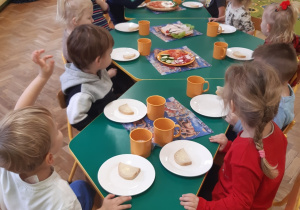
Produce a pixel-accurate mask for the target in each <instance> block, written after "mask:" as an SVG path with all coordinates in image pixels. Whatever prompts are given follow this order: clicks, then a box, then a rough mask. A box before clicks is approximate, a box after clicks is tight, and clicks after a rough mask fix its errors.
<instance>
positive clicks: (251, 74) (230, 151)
mask: <svg viewBox="0 0 300 210" xmlns="http://www.w3.org/2000/svg"><path fill="white" fill-rule="evenodd" d="M279 83H280V81H279V78H278V76H277V74H276V72H275V71H274V70H273V69H272V68H270V67H269V66H267V65H266V64H264V63H262V62H259V61H253V62H251V63H244V64H243V65H240V66H238V65H233V66H231V67H229V68H228V70H227V71H226V73H225V87H224V91H223V93H222V98H223V100H224V103H225V105H226V106H229V107H230V109H231V111H232V112H233V113H235V114H236V115H237V116H238V117H239V118H240V119H241V121H242V125H243V127H244V131H242V132H241V133H239V135H238V137H237V138H236V139H235V141H234V142H231V141H228V140H227V138H226V137H225V138H224V134H221V135H217V136H212V137H210V138H209V139H210V141H211V142H217V143H219V144H220V148H219V150H220V151H223V152H227V153H226V155H225V158H224V163H223V165H222V167H221V170H220V171H219V180H218V182H217V184H216V186H215V188H214V190H213V192H212V201H207V200H205V199H203V198H202V197H197V196H196V195H194V194H184V195H182V197H180V204H181V205H183V206H184V208H185V209H268V208H269V207H271V205H272V202H273V199H274V197H275V195H276V192H277V189H278V187H279V185H280V182H281V180H282V178H283V174H284V169H285V155H286V148H287V140H286V138H285V136H284V135H283V133H282V131H281V130H280V129H279V128H278V126H277V125H276V124H275V123H273V122H272V119H273V118H274V116H275V114H276V112H277V109H278V104H279V101H280V92H281V88H280V87H279V86H278V84H279Z"/></svg>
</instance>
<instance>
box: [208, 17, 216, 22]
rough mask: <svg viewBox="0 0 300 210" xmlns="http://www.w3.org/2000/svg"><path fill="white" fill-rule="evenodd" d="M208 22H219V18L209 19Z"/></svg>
mask: <svg viewBox="0 0 300 210" xmlns="http://www.w3.org/2000/svg"><path fill="white" fill-rule="evenodd" d="M208 22H218V18H208Z"/></svg>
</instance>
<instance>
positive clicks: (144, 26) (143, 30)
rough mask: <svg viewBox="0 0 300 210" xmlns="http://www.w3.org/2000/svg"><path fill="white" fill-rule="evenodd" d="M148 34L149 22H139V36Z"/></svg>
mask: <svg viewBox="0 0 300 210" xmlns="http://www.w3.org/2000/svg"><path fill="white" fill-rule="evenodd" d="M149 33H150V21H148V20H140V21H139V34H140V35H141V36H147V35H149Z"/></svg>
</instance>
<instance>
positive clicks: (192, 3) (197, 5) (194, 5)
mask: <svg viewBox="0 0 300 210" xmlns="http://www.w3.org/2000/svg"><path fill="white" fill-rule="evenodd" d="M182 5H183V6H185V7H188V8H193V9H197V8H200V7H203V4H202V3H200V2H196V1H186V2H183V3H182Z"/></svg>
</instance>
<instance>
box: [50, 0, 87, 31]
mask: <svg viewBox="0 0 300 210" xmlns="http://www.w3.org/2000/svg"><path fill="white" fill-rule="evenodd" d="M91 7H93V3H92V2H91V1H90V0H57V14H56V20H58V21H60V22H63V23H64V24H65V25H67V26H69V25H70V24H72V19H73V18H75V20H76V21H78V20H80V19H81V18H82V15H83V12H84V10H85V9H88V8H91Z"/></svg>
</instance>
